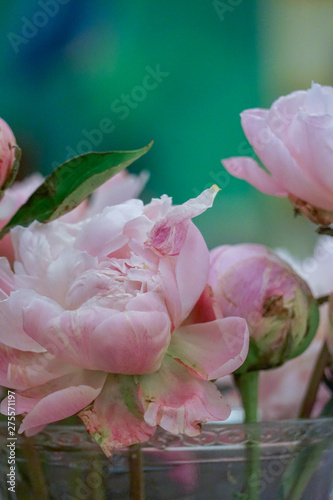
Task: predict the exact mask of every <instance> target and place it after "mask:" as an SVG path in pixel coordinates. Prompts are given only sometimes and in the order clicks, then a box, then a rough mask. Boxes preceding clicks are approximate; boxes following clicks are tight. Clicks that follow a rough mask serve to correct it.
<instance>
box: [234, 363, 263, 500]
mask: <svg viewBox="0 0 333 500" xmlns="http://www.w3.org/2000/svg"><path fill="white" fill-rule="evenodd" d="M234 379H235V382H236V385H237V387H238V390H239V392H240V394H241V397H242V401H243V408H244V411H245V423H256V422H257V421H258V382H259V371H250V372H246V373H243V374H239V375H234ZM257 432H258V430H257V429H253V439H252V441H249V442H248V443H247V444H246V455H247V460H246V496H245V498H246V500H259V494H260V493H259V487H260V448H259V446H258V442H259V436H258V434H257Z"/></svg>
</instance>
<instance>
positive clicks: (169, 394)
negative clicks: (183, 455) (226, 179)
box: [0, 187, 248, 455]
mask: <svg viewBox="0 0 333 500" xmlns="http://www.w3.org/2000/svg"><path fill="white" fill-rule="evenodd" d="M216 192H217V188H216V187H213V188H211V189H210V190H207V191H204V192H203V193H202V194H201V195H200V196H199V197H198V198H196V199H193V200H189V201H188V202H186V203H184V204H183V205H181V206H177V207H174V206H173V205H172V202H171V199H170V198H168V197H167V196H162V198H161V199H154V200H152V202H151V203H149V204H148V205H146V206H144V205H143V203H142V202H141V201H139V200H129V201H127V202H125V203H122V204H119V205H116V206H113V207H106V208H105V209H104V210H103V211H102V212H101V213H98V214H96V215H94V216H93V217H91V218H86V219H84V220H82V221H80V222H77V223H69V222H64V221H61V220H56V221H54V222H51V223H48V224H40V223H37V222H35V223H33V224H31V225H30V226H29V227H28V228H22V227H16V228H15V229H14V230H12V232H11V235H12V241H13V245H14V249H15V257H16V262H15V264H14V272H12V271H11V269H10V267H9V265H8V262H7V260H6V259H4V258H2V259H0V268H1V272H0V285H1V286H0V289H1V295H2V297H1V298H2V301H1V302H0V384H1V385H4V386H6V387H9V388H13V389H15V390H16V391H17V394H16V409H17V412H18V413H24V414H26V416H25V418H24V419H23V422H22V425H21V427H20V432H23V431H26V433H27V434H28V435H32V434H34V433H36V432H38V431H39V430H40V429H42V428H43V427H44V426H45V425H46V424H48V423H50V422H54V421H57V420H60V419H63V418H66V417H68V416H70V415H74V414H77V413H79V416H80V417H81V419H82V420H83V422H84V424H85V426H86V428H87V429H88V431H89V432H90V433H91V434H92V435H93V437H94V438H95V439H96V440H97V441H98V443H99V444H100V445H101V446H102V448H103V449H104V451H105V453H106V454H108V455H110V454H111V453H112V450H113V449H114V448H120V447H123V446H126V445H129V444H132V443H135V442H141V441H144V440H146V439H148V438H149V437H150V436H151V435H153V433H154V432H155V429H156V426H157V425H160V426H161V427H163V428H164V429H166V430H168V431H170V432H173V433H180V432H181V433H187V434H189V435H195V434H198V433H199V432H200V423H201V422H206V421H211V420H223V419H225V418H227V417H228V415H229V412H230V410H229V408H228V406H227V405H226V404H225V403H224V400H222V398H221V396H220V393H219V392H218V390H217V388H216V387H215V385H214V384H213V383H212V382H210V380H212V379H216V378H218V377H221V376H224V375H227V374H229V373H231V372H232V371H233V370H235V369H237V368H238V367H239V366H240V364H241V363H242V362H243V361H244V359H245V357H246V355H247V349H248V335H247V333H248V332H247V326H246V322H245V321H244V320H243V319H241V318H226V319H214V320H213V321H211V322H208V323H205V324H204V325H190V326H189V325H182V323H183V321H184V320H185V318H186V317H187V316H188V315H189V313H190V311H191V309H192V308H193V306H194V305H195V303H196V302H197V300H198V298H199V296H200V295H201V293H202V291H203V289H204V287H205V285H206V282H207V277H208V271H209V252H208V249H207V247H206V244H205V242H204V239H203V237H202V235H201V233H200V232H199V230H198V229H197V228H196V227H195V226H194V224H193V223H192V222H191V220H190V219H191V218H192V217H195V216H197V215H199V214H200V213H202V212H204V211H205V210H206V209H207V208H208V207H209V206H211V205H212V202H213V199H214V197H215V194H216ZM231 335H234V337H235V341H234V342H233V344H232V346H231V345H230V344H228V338H229V337H230V336H231ZM5 410H6V401H4V402H3V403H2V411H5Z"/></svg>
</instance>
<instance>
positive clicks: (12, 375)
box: [0, 344, 74, 390]
mask: <svg viewBox="0 0 333 500" xmlns="http://www.w3.org/2000/svg"><path fill="white" fill-rule="evenodd" d="M73 369H74V367H73V366H72V365H69V364H67V363H64V361H62V360H60V359H57V358H55V357H54V356H53V355H52V354H50V353H49V352H47V353H45V352H43V353H34V352H24V351H19V350H17V349H13V348H11V347H7V346H5V345H4V344H0V385H3V386H5V387H10V388H13V389H17V390H25V389H27V388H29V387H32V386H35V385H40V384H44V383H46V382H49V381H50V380H52V379H55V378H58V377H60V376H62V375H65V374H66V373H70V372H72V371H73Z"/></svg>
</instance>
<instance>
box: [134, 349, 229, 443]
mask: <svg viewBox="0 0 333 500" xmlns="http://www.w3.org/2000/svg"><path fill="white" fill-rule="evenodd" d="M138 384H139V393H138V395H139V398H140V399H141V401H142V404H143V405H144V407H145V409H146V411H145V414H144V418H145V421H146V422H147V423H148V424H149V425H151V426H154V425H160V426H161V427H163V429H165V430H167V431H169V432H171V433H172V434H179V433H182V434H188V435H189V436H195V435H197V434H199V433H200V424H201V423H204V422H215V421H219V420H226V419H227V418H228V417H229V415H230V408H229V407H228V405H227V404H225V403H224V400H223V399H222V396H221V394H220V393H219V391H218V389H217V387H216V386H215V385H214V384H213V383H212V382H208V381H206V380H201V379H199V378H197V377H195V376H194V375H193V374H191V372H190V371H189V370H187V368H185V367H184V366H182V365H181V364H180V363H177V361H175V360H174V359H172V358H170V357H169V356H166V357H165V359H164V361H163V364H162V366H161V368H160V370H159V371H158V372H156V373H151V374H149V375H142V376H139V377H138Z"/></svg>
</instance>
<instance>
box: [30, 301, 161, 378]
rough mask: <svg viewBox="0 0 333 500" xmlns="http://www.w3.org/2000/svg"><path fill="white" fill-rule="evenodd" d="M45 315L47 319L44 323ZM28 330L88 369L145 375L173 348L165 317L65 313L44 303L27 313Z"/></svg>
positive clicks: (95, 310)
mask: <svg viewBox="0 0 333 500" xmlns="http://www.w3.org/2000/svg"><path fill="white" fill-rule="evenodd" d="M41 312H42V313H43V318H42V320H41V316H40V315H41ZM24 329H25V331H26V332H27V333H28V335H29V336H30V337H31V338H33V339H34V340H36V341H37V342H39V343H40V344H41V345H43V346H44V345H45V346H48V349H50V344H51V347H52V348H53V352H55V354H56V355H57V357H59V358H61V359H63V360H65V361H67V362H68V363H72V364H74V365H77V366H81V367H82V368H86V369H90V370H103V371H105V372H108V373H123V374H128V375H130V374H140V373H149V372H151V371H155V370H157V369H158V368H159V366H160V364H161V362H162V359H163V356H164V353H165V351H166V349H167V347H168V345H169V342H170V331H171V325H170V319H169V317H168V315H167V313H163V312H160V311H135V310H133V311H131V310H128V311H126V310H125V311H123V312H119V311H112V310H110V309H107V308H105V307H98V306H94V307H81V308H80V309H78V310H76V311H64V312H62V311H61V312H60V314H59V309H58V307H57V305H56V304H55V303H52V302H51V301H46V300H44V299H43V298H38V297H37V298H36V299H35V300H34V301H31V303H30V304H29V307H27V308H26V309H25V310H24Z"/></svg>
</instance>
